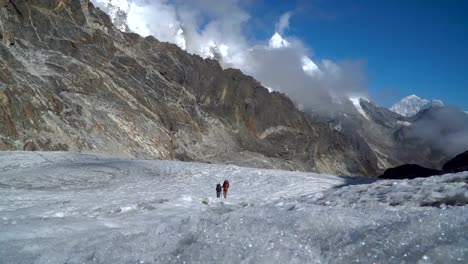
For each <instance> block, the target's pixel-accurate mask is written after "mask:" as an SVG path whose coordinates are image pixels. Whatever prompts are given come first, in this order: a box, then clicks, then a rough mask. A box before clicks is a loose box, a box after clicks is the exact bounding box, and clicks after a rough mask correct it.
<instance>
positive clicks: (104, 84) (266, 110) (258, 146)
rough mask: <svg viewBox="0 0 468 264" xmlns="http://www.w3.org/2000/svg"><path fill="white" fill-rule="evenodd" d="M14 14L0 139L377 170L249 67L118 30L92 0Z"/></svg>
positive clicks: (13, 146) (2, 50)
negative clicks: (258, 78)
mask: <svg viewBox="0 0 468 264" xmlns="http://www.w3.org/2000/svg"><path fill="white" fill-rule="evenodd" d="M14 3H15V4H16V5H15V7H13V6H12V5H11V4H9V5H8V6H7V7H6V8H4V9H6V12H7V14H8V16H5V15H2V16H1V21H2V25H6V24H9V25H11V27H10V28H7V29H6V30H5V28H6V27H5V26H3V27H2V34H1V35H2V36H3V39H5V36H7V35H8V34H12V35H13V38H14V40H15V45H13V46H9V45H5V42H4V43H3V44H1V45H0V58H1V60H0V67H1V68H2V71H1V73H0V99H1V100H0V119H1V120H2V122H1V123H0V149H1V150H17V149H20V150H22V149H24V150H71V151H83V152H97V153H106V154H112V155H120V156H129V157H138V158H148V159H180V160H193V161H202V162H216V163H230V164H238V165H243V166H253V167H265V168H281V169H292V170H306V171H317V172H322V173H333V174H348V175H352V174H361V175H375V174H376V171H375V166H374V163H375V161H373V160H372V157H368V156H367V155H366V153H363V152H362V151H361V150H360V149H359V146H358V145H356V144H355V143H354V142H353V141H351V140H349V139H348V138H347V137H345V136H344V135H343V134H342V133H340V132H339V131H336V130H333V129H330V128H329V127H328V126H327V125H325V124H323V123H319V122H313V121H311V120H310V119H309V118H308V117H307V116H306V115H305V114H304V113H302V112H300V111H299V110H297V109H296V108H295V106H294V104H293V103H292V102H291V100H289V99H288V98H287V97H286V96H284V95H282V94H280V93H276V92H273V93H269V92H268V90H267V89H265V88H264V87H262V85H261V84H260V83H259V82H257V81H256V80H254V79H253V78H252V77H249V76H246V75H244V74H242V72H240V71H239V70H234V69H227V70H223V69H222V68H221V67H220V66H219V64H218V62H216V61H214V60H207V59H202V58H200V57H199V56H196V55H190V54H188V53H186V52H184V51H183V50H181V49H180V48H179V47H177V46H176V45H173V44H168V43H162V42H159V41H158V40H156V39H155V38H154V37H147V38H142V37H140V36H138V35H136V34H133V33H123V32H121V31H119V30H117V29H116V28H115V27H114V25H113V24H112V23H111V21H110V19H109V17H108V16H107V15H106V14H105V13H104V12H102V11H100V10H98V9H96V8H95V7H94V6H93V5H92V4H91V3H90V2H89V1H87V0H77V1H64V0H53V1H48V0H47V1H46V0H31V1H15V2H14Z"/></svg>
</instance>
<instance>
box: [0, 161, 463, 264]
mask: <svg viewBox="0 0 468 264" xmlns="http://www.w3.org/2000/svg"><path fill="white" fill-rule="evenodd" d="M224 179H228V180H229V181H230V182H231V188H230V191H229V194H228V198H227V199H222V198H221V199H218V198H215V185H216V183H220V182H222V181H223V180H224ZM467 182H468V172H463V173H458V174H447V175H443V176H435V177H431V178H425V179H415V180H376V179H370V178H362V177H339V176H333V175H319V174H314V173H304V172H296V171H279V170H265V169H252V168H243V167H237V166H233V165H214V164H201V163H190V162H179V161H154V160H153V161H149V160H136V159H125V158H118V157H109V156H102V155H88V154H80V153H60V152H47V153H46V152H0V234H1V235H0V259H1V262H3V263H358V262H364V263H372V262H374V263H466V262H467V261H468V233H467V231H468V224H467V223H468V221H467V218H468V210H467V206H466V204H467V202H468V187H467Z"/></svg>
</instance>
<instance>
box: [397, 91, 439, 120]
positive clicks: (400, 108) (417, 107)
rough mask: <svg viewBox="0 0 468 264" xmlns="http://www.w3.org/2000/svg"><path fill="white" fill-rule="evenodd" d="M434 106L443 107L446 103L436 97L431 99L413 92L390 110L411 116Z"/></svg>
mask: <svg viewBox="0 0 468 264" xmlns="http://www.w3.org/2000/svg"><path fill="white" fill-rule="evenodd" d="M433 106H438V107H441V106H444V103H443V102H442V101H440V100H436V99H434V100H432V101H429V100H426V99H422V98H420V97H418V96H416V95H414V94H412V95H409V96H407V97H405V98H403V99H401V100H400V101H399V102H398V103H396V104H394V105H393V106H392V107H390V110H391V111H393V112H395V113H397V114H400V115H402V116H406V117H410V116H414V115H415V114H417V113H418V112H419V111H421V110H423V109H427V108H430V107H433Z"/></svg>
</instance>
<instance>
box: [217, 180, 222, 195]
mask: <svg viewBox="0 0 468 264" xmlns="http://www.w3.org/2000/svg"><path fill="white" fill-rule="evenodd" d="M221 190H222V188H221V184H219V183H218V185H216V197H218V198H219V197H221Z"/></svg>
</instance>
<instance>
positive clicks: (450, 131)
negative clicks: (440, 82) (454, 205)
mask: <svg viewBox="0 0 468 264" xmlns="http://www.w3.org/2000/svg"><path fill="white" fill-rule="evenodd" d="M409 137H414V138H420V139H423V140H425V141H426V142H428V143H429V144H428V145H430V146H435V148H436V149H438V150H442V151H444V152H445V153H447V154H449V155H451V156H455V155H457V154H460V153H462V152H464V151H467V150H468V115H466V114H465V113H464V112H462V111H460V110H458V109H455V108H451V107H436V108H431V109H429V110H427V111H426V114H425V115H423V117H422V118H420V119H418V120H417V121H416V122H415V123H414V124H413V125H412V126H411V131H410V134H409Z"/></svg>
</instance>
